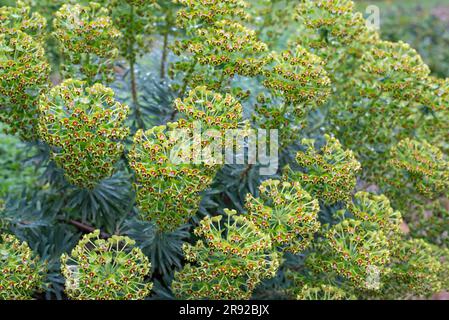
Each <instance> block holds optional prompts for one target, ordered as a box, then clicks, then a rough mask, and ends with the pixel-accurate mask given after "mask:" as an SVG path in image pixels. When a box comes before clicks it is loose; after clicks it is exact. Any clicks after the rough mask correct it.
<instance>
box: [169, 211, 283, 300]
mask: <svg viewBox="0 0 449 320" xmlns="http://www.w3.org/2000/svg"><path fill="white" fill-rule="evenodd" d="M225 214H226V216H222V215H220V216H216V217H214V218H210V217H206V218H204V219H203V220H202V221H201V222H200V225H199V227H198V228H196V229H195V231H194V233H195V235H196V236H198V237H200V238H201V240H199V241H198V242H197V243H196V244H195V245H193V246H192V245H190V244H185V245H184V252H185V258H186V259H187V260H188V261H189V262H191V263H193V264H192V265H191V264H187V265H186V266H185V267H184V268H183V269H182V270H181V271H179V272H176V273H175V279H174V281H173V284H172V289H173V292H174V294H175V295H176V297H178V298H182V299H206V298H207V299H248V298H249V297H250V296H251V293H252V291H253V290H254V288H255V286H256V285H257V284H258V283H259V282H260V281H262V280H263V279H265V278H271V277H273V276H274V275H275V273H276V271H277V269H278V267H279V257H278V255H277V254H276V252H275V251H274V250H273V248H272V244H271V240H270V236H269V235H268V234H266V233H264V232H263V231H261V230H260V229H259V228H258V227H257V226H256V225H255V224H253V223H252V222H251V221H250V220H249V219H247V218H246V217H244V216H239V215H237V213H236V212H235V211H233V210H227V209H225ZM223 218H224V219H223ZM222 220H225V221H224V222H223V221H222Z"/></svg>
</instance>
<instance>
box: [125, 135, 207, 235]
mask: <svg viewBox="0 0 449 320" xmlns="http://www.w3.org/2000/svg"><path fill="white" fill-rule="evenodd" d="M171 132H172V131H171V130H170V129H169V128H167V127H166V126H160V127H153V128H151V129H149V130H147V131H146V132H143V131H142V130H140V131H138V132H137V133H136V135H135V136H134V144H133V148H132V150H131V151H130V153H129V155H128V156H129V159H130V161H129V162H130V166H131V168H132V169H133V170H134V172H135V173H136V177H137V182H136V184H135V188H136V191H137V197H136V201H137V205H138V207H139V209H140V210H139V211H140V216H141V218H142V219H143V220H148V221H154V222H155V223H156V224H157V226H158V227H159V229H161V230H164V231H173V230H175V229H176V228H178V227H179V226H181V225H183V224H184V223H187V222H188V220H189V219H190V218H191V217H192V216H193V215H195V213H196V212H197V210H198V207H199V204H200V201H201V194H200V193H201V192H202V191H204V190H205V189H206V188H207V187H208V186H209V185H210V183H211V182H212V178H213V174H212V172H211V171H210V169H209V168H205V167H204V166H202V165H200V164H194V163H193V160H194V159H193V158H192V154H193V149H194V147H195V146H196V147H198V144H195V143H194V142H192V141H191V140H190V141H189V140H187V141H184V140H183V142H182V147H181V148H180V149H179V150H177V149H175V148H177V144H179V142H178V141H177V140H178V138H180V137H177V136H176V135H175V134H170V133H171Z"/></svg>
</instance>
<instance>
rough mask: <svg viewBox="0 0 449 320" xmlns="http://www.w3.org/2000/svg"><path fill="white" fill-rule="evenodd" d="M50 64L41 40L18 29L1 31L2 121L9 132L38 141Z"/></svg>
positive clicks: (0, 113) (0, 95)
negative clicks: (41, 102) (41, 99)
mask: <svg viewBox="0 0 449 320" xmlns="http://www.w3.org/2000/svg"><path fill="white" fill-rule="evenodd" d="M49 74H50V67H49V65H48V63H47V62H46V58H45V52H44V49H43V48H42V46H41V44H40V43H39V42H36V41H34V40H33V39H32V38H31V36H29V35H27V34H26V33H24V32H22V31H20V30H17V29H11V30H9V29H8V30H5V31H4V32H2V33H1V34H0V82H1V86H0V121H2V122H5V123H6V124H8V126H9V128H8V129H6V131H7V133H19V134H20V136H21V138H22V139H23V140H37V139H38V134H37V131H36V126H37V121H38V98H39V95H40V94H41V93H42V92H43V91H44V90H45V89H46V87H47V84H48V77H49Z"/></svg>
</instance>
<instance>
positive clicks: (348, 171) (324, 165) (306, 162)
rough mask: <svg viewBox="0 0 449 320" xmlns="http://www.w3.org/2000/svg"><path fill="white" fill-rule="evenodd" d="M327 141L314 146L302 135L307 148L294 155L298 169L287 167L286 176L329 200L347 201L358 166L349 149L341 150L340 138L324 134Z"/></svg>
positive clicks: (315, 196)
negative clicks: (320, 145) (319, 147)
mask: <svg viewBox="0 0 449 320" xmlns="http://www.w3.org/2000/svg"><path fill="white" fill-rule="evenodd" d="M325 139H326V144H325V145H324V146H323V147H322V148H321V149H319V150H317V149H315V146H314V143H315V141H314V140H308V139H304V140H303V144H304V145H305V146H306V150H305V151H304V152H303V151H299V152H298V153H297V155H296V161H297V163H298V165H299V166H300V167H301V168H303V169H302V170H300V171H292V170H291V169H290V168H289V167H287V168H286V170H285V171H286V175H287V179H291V180H293V181H301V185H302V186H303V188H304V189H305V190H307V192H309V193H310V194H311V195H312V196H313V197H314V198H316V199H319V200H320V201H323V202H325V203H328V204H333V203H336V202H338V201H349V200H350V197H351V192H352V191H353V190H354V188H355V185H356V177H357V174H358V172H359V171H360V169H361V166H360V163H359V162H358V161H357V160H356V158H355V156H354V154H353V153H352V151H351V150H344V149H343V147H342V145H341V144H340V142H339V141H338V140H337V139H335V138H333V137H331V136H329V135H325Z"/></svg>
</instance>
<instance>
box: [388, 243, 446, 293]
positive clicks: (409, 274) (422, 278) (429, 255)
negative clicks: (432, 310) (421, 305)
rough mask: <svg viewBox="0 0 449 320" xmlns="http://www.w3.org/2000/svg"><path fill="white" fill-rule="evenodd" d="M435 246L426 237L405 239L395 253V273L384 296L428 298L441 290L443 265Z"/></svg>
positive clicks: (392, 270)
mask: <svg viewBox="0 0 449 320" xmlns="http://www.w3.org/2000/svg"><path fill="white" fill-rule="evenodd" d="M435 253H436V252H435V250H434V248H433V246H431V245H430V244H428V243H427V242H425V241H424V240H422V239H410V240H403V241H401V242H399V243H398V249H397V250H396V251H395V252H393V254H392V259H391V260H392V267H391V272H390V273H389V274H388V275H387V276H386V277H385V279H384V283H385V285H384V286H383V288H382V290H381V292H380V293H381V295H382V297H383V298H384V299H407V298H410V297H411V296H415V297H416V296H417V297H426V296H429V295H431V294H433V293H435V292H438V291H439V290H441V289H442V288H441V286H442V283H441V281H440V280H439V277H438V275H439V272H440V271H441V268H442V265H441V262H440V261H439V258H438V256H437V255H436V254H435Z"/></svg>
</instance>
